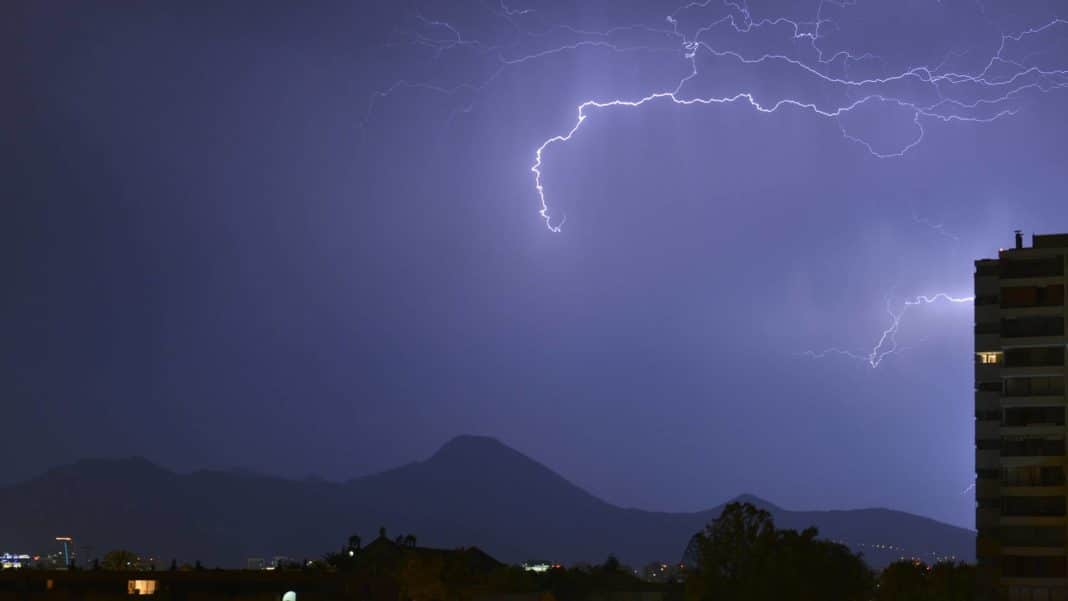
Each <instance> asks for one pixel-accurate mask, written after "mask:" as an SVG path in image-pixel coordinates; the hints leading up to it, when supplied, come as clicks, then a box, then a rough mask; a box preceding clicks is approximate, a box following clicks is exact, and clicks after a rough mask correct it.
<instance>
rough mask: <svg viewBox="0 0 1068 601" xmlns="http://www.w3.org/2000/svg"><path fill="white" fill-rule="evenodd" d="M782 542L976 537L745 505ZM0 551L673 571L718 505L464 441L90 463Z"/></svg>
mask: <svg viewBox="0 0 1068 601" xmlns="http://www.w3.org/2000/svg"><path fill="white" fill-rule="evenodd" d="M736 500H739V501H744V502H749V503H752V504H754V505H756V506H758V507H760V508H762V509H765V510H767V511H769V512H770V513H771V514H772V515H773V516H774V518H775V522H776V524H777V525H778V526H780V527H785V528H799V529H800V528H805V527H808V526H816V527H818V528H819V529H820V534H821V536H822V537H824V538H828V539H832V540H838V541H841V542H844V543H846V544H848V545H850V546H851V547H852V548H853V549H854V550H856V551H861V552H863V553H864V556H865V558H866V559H867V561H868V562H869V563H870V564H871V565H873V566H875V567H879V566H882V565H885V564H886V563H888V562H889V561H891V560H894V559H897V558H898V557H901V556H910V557H911V556H916V557H921V558H923V559H925V560H928V561H931V560H933V559H934V558H935V556H956V557H957V558H958V559H965V560H972V559H973V557H974V541H975V533H974V532H973V531H970V530H966V529H963V528H958V527H955V526H950V525H948V524H943V523H940V522H937V521H934V520H931V519H928V518H923V517H920V516H915V515H911V514H908V513H904V512H900V511H893V510H889V509H858V510H848V511H790V510H786V509H782V508H780V507H777V506H775V505H773V504H772V503H770V502H768V501H765V500H763V499H760V498H758V497H755V496H752V495H742V496H740V497H737V498H736ZM0 506H3V507H5V509H6V510H5V512H4V513H3V515H2V516H0V541H3V543H4V544H5V546H7V547H8V548H9V549H8V550H10V551H13V552H16V551H17V552H33V553H43V552H47V551H48V550H50V549H52V548H53V547H55V542H54V539H55V537H56V536H73V537H74V538H75V541H76V543H75V544H76V546H77V547H81V546H83V545H88V546H92V547H93V548H94V549H95V551H94V553H95V554H96V555H103V554H104V553H105V552H106V551H107V550H110V549H115V548H126V549H130V550H133V551H135V552H138V553H141V554H142V555H151V556H155V557H157V558H159V563H160V566H161V567H162V566H164V565H167V564H169V563H170V559H171V558H172V557H174V558H178V559H179V560H180V561H189V562H192V561H194V560H201V561H202V562H203V563H204V565H206V566H216V565H218V566H224V567H232V566H241V565H243V564H244V560H245V558H247V557H273V556H276V555H284V556H288V557H291V558H294V559H302V558H317V557H321V556H322V555H323V554H324V553H326V552H328V551H333V550H337V549H338V548H339V547H340V546H341V545H342V543H343V542H344V541H345V539H346V538H347V537H348V536H349V535H350V534H353V533H356V534H360V535H361V536H363V538H364V540H365V541H370V540H371V539H372V538H373V537H374V536H375V535H376V534H377V532H378V529H379V527H386V528H387V530H388V532H387V533H388V535H389V536H397V535H401V534H409V533H410V534H414V535H416V536H417V537H418V541H419V544H420V545H425V546H431V547H444V548H454V547H460V546H478V547H480V548H482V549H484V550H485V551H486V552H488V553H489V554H491V555H493V556H494V557H496V558H498V559H500V560H502V561H506V562H519V561H522V560H525V559H531V558H548V559H552V560H555V561H560V562H564V563H573V562H577V561H589V562H599V561H603V560H604V558H605V557H607V556H608V554H610V553H614V554H616V555H617V556H618V557H620V558H621V559H622V560H623V561H624V562H627V563H630V564H632V565H634V566H640V565H642V564H644V563H646V562H648V561H653V560H657V561H679V560H680V558H681V556H682V553H683V550H684V549H685V547H686V545H687V543H688V541H689V539H690V538H691V537H692V536H693V534H694V533H696V532H697V531H698V530H700V529H701V528H702V527H703V526H704V525H705V524H707V523H708V522H710V521H711V520H713V519H715V518H716V517H717V516H718V515H719V513H720V511H721V510H722V505H721V506H718V507H715V508H712V509H710V510H707V511H701V512H693V513H666V512H652V511H643V510H639V509H628V508H622V507H618V506H616V505H612V504H611V503H608V502H606V501H604V500H602V499H599V498H597V497H595V496H593V495H591V494H590V493H588V492H586V491H585V490H583V489H582V488H580V487H578V486H576V485H574V484H572V483H571V482H569V481H567V480H566V479H565V478H563V477H561V476H560V475H559V474H557V473H555V472H553V471H552V470H551V469H549V468H548V467H546V466H544V465H542V464H541V463H538V462H537V461H535V460H533V459H531V458H529V457H527V456H525V455H523V454H522V453H519V452H518V451H516V450H514V449H512V448H510V447H508V446H506V445H504V444H502V443H501V442H499V441H497V440H496V439H493V438H487V437H480V436H459V437H457V438H454V439H453V440H451V441H449V442H448V443H446V444H445V445H444V446H442V447H441V449H439V450H438V452H436V453H435V454H434V455H433V456H431V457H430V458H428V459H426V460H425V461H419V462H414V463H409V464H407V465H403V466H401V467H398V468H394V469H391V470H387V471H384V472H380V473H377V474H373V475H370V476H364V477H360V478H354V479H351V480H348V481H345V482H330V481H326V480H320V479H303V480H289V479H284V478H275V477H269V476H263V475H259V474H255V473H251V472H248V471H238V470H225V471H220V470H202V471H197V472H193V473H190V474H177V473H175V472H172V471H170V470H167V469H164V468H161V467H159V466H157V465H155V464H153V463H151V462H149V461H147V460H146V459H144V458H131V459H119V460H85V461H80V462H77V463H75V464H72V465H68V466H63V467H58V468H54V469H52V470H49V471H48V472H46V473H45V474H43V475H41V476H39V477H37V478H34V479H31V480H27V481H24V482H21V483H18V484H15V485H13V486H9V487H6V488H0Z"/></svg>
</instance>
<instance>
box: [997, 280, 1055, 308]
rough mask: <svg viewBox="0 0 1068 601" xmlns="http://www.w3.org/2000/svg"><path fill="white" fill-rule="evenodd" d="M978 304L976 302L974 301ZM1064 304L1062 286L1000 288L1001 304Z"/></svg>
mask: <svg viewBox="0 0 1068 601" xmlns="http://www.w3.org/2000/svg"><path fill="white" fill-rule="evenodd" d="M976 304H978V303H976ZM1062 305H1064V286H1063V285H1061V284H1051V285H1049V286H1015V287H1012V288H1002V289H1001V306H1002V308H1005V309H1012V308H1015V307H1060V306H1062Z"/></svg>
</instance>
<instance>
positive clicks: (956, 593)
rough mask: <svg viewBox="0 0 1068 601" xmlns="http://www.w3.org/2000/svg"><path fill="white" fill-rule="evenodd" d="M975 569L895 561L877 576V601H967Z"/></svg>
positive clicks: (951, 563)
mask: <svg viewBox="0 0 1068 601" xmlns="http://www.w3.org/2000/svg"><path fill="white" fill-rule="evenodd" d="M974 598H975V566H972V565H968V564H963V563H954V562H948V561H946V562H940V563H936V564H935V565H934V566H928V565H926V564H924V563H923V562H920V561H897V562H894V563H892V564H890V565H888V566H886V569H885V570H883V572H882V574H880V575H879V587H878V594H877V595H876V599H877V600H878V601H971V600H972V599H974Z"/></svg>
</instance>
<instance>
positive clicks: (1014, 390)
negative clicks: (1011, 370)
mask: <svg viewBox="0 0 1068 601" xmlns="http://www.w3.org/2000/svg"><path fill="white" fill-rule="evenodd" d="M1063 394H1064V378H1062V377H1061V376H1039V377H1037V378H1006V379H1005V396H1061V395H1063Z"/></svg>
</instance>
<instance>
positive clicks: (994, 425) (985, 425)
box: [975, 420, 1001, 440]
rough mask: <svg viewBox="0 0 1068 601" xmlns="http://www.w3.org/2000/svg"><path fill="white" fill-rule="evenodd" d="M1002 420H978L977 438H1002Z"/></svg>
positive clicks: (976, 426) (976, 427) (976, 424)
mask: <svg viewBox="0 0 1068 601" xmlns="http://www.w3.org/2000/svg"><path fill="white" fill-rule="evenodd" d="M1000 430H1001V422H1000V421H996V420H982V421H979V420H976V422H975V439H976V440H980V439H987V438H1000V437H1001V432H1000Z"/></svg>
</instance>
